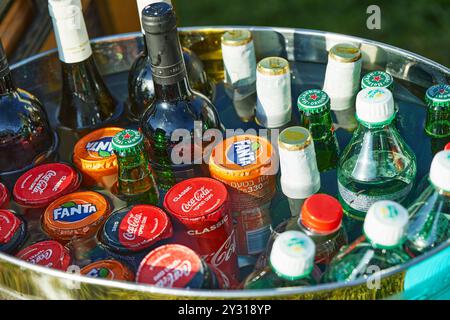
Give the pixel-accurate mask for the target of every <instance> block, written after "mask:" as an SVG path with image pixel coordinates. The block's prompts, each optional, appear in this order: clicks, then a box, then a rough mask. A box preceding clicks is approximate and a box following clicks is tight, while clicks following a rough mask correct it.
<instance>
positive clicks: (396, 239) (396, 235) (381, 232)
mask: <svg viewBox="0 0 450 320" xmlns="http://www.w3.org/2000/svg"><path fill="white" fill-rule="evenodd" d="M408 220H409V215H408V211H407V210H406V209H405V208H404V207H403V206H402V205H400V204H398V203H397V202H394V201H389V200H383V201H378V202H375V203H374V204H373V205H372V206H371V207H370V208H369V211H368V212H367V215H366V219H365V220H364V233H365V235H366V236H367V238H368V240H370V241H371V242H372V243H374V244H376V245H379V246H382V247H395V246H398V245H399V244H401V242H402V240H403V239H404V236H405V234H406V228H407V225H408Z"/></svg>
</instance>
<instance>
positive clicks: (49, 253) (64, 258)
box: [16, 240, 72, 271]
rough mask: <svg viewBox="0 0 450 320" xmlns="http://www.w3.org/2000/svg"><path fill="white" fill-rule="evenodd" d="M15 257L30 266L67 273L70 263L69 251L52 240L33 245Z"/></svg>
mask: <svg viewBox="0 0 450 320" xmlns="http://www.w3.org/2000/svg"><path fill="white" fill-rule="evenodd" d="M16 257H17V258H19V259H21V260H24V261H27V262H28V263H31V264H35V265H39V266H43V267H47V268H52V269H57V270H61V271H67V269H68V268H69V266H70V265H71V263H72V258H71V256H70V252H69V250H68V249H67V248H66V247H64V246H63V245H61V244H60V243H58V242H57V241H53V240H49V241H42V242H38V243H35V244H33V245H32V246H29V247H27V248H25V249H23V250H22V251H20V252H19V253H18V254H17V255H16Z"/></svg>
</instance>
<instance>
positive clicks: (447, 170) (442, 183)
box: [430, 150, 450, 192]
mask: <svg viewBox="0 0 450 320" xmlns="http://www.w3.org/2000/svg"><path fill="white" fill-rule="evenodd" d="M430 180H431V183H432V184H433V185H434V186H435V187H437V188H439V189H442V190H444V191H446V192H450V151H449V150H444V151H441V152H438V153H437V154H436V155H435V156H434V158H433V161H432V162H431V169H430Z"/></svg>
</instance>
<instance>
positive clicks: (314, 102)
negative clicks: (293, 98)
mask: <svg viewBox="0 0 450 320" xmlns="http://www.w3.org/2000/svg"><path fill="white" fill-rule="evenodd" d="M297 106H298V108H299V110H300V111H306V112H310V113H320V112H323V111H326V110H330V97H329V96H328V94H326V92H325V91H322V90H318V89H312V90H307V91H305V92H303V93H302V94H300V96H299V97H298V101H297Z"/></svg>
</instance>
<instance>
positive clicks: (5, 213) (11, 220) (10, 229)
mask: <svg viewBox="0 0 450 320" xmlns="http://www.w3.org/2000/svg"><path fill="white" fill-rule="evenodd" d="M21 224H22V221H21V220H20V219H19V218H18V217H17V216H16V215H15V214H14V213H12V212H11V211H9V210H0V246H1V245H3V244H6V243H8V242H10V241H11V239H12V238H13V237H14V235H15V233H16V231H17V230H18V229H19V228H20V225H21Z"/></svg>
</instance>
